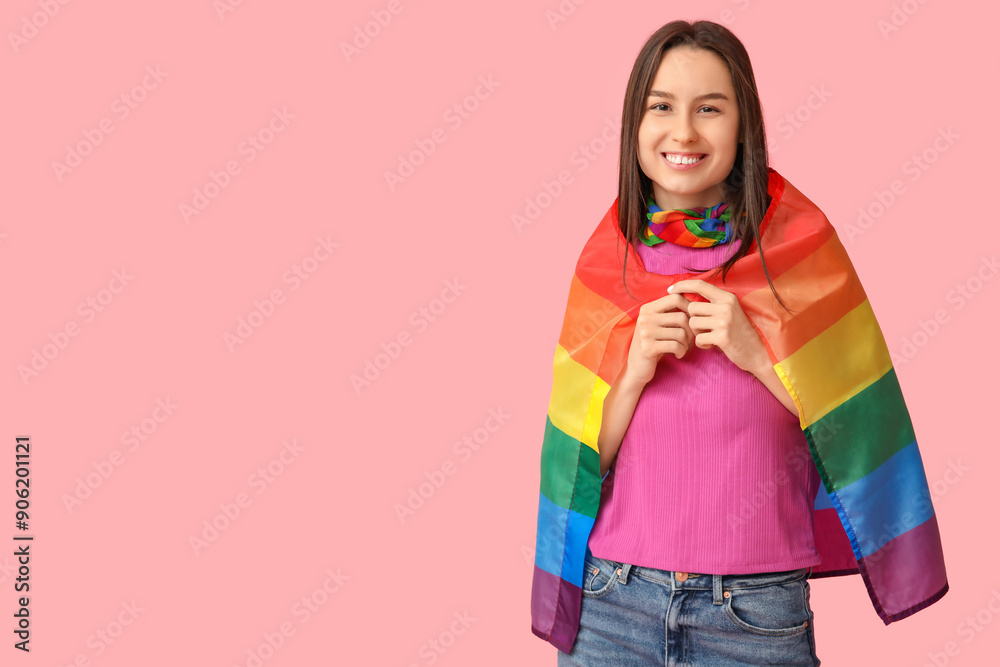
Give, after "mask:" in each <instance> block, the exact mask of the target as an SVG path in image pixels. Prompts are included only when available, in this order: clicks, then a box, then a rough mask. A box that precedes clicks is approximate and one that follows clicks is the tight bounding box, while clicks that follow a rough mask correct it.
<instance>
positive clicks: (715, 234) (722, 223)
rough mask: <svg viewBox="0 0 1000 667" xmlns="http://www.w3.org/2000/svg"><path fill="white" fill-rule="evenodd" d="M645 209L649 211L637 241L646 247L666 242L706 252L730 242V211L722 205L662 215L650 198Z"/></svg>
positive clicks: (662, 211) (731, 236)
mask: <svg viewBox="0 0 1000 667" xmlns="http://www.w3.org/2000/svg"><path fill="white" fill-rule="evenodd" d="M646 206H648V208H649V212H648V213H646V220H647V223H646V224H645V225H643V228H642V233H641V234H640V235H639V238H641V239H642V241H643V242H644V243H645V244H646V245H648V246H654V245H656V244H658V243H663V242H664V241H670V242H671V243H676V244H678V245H686V246H691V247H693V248H706V247H708V246H713V245H716V244H719V243H729V241H731V240H732V238H733V226H732V225H731V224H729V218H730V217H731V215H732V211H730V210H729V205H728V204H726V203H724V202H719V203H718V204H716V205H715V206H703V207H700V208H677V209H671V210H669V211H664V210H663V209H662V208H660V207H659V206H657V205H656V201H654V200H653V197H652V195H650V196H649V197H648V198H647V199H646Z"/></svg>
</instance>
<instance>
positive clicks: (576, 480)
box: [531, 169, 948, 653]
mask: <svg viewBox="0 0 1000 667" xmlns="http://www.w3.org/2000/svg"><path fill="white" fill-rule="evenodd" d="M768 193H769V194H770V195H771V204H770V206H769V207H768V210H767V215H766V216H765V218H764V220H763V222H762V223H761V245H762V247H763V250H764V256H765V258H766V259H767V268H768V271H769V272H770V274H771V279H772V281H773V282H774V286H775V289H776V290H777V291H778V293H779V294H780V295H781V297H782V299H783V300H784V301H785V303H786V304H788V306H789V307H790V308H792V309H793V311H795V316H792V315H790V314H789V313H788V312H787V311H785V310H784V308H782V307H781V305H780V304H778V302H777V300H776V299H775V298H774V295H773V294H772V292H771V290H770V287H769V286H768V284H767V279H766V278H765V276H764V271H763V268H762V266H761V262H760V258H759V256H758V252H757V245H756V243H754V244H753V245H752V247H751V250H750V252H749V253H748V254H747V255H746V256H745V257H743V258H741V259H740V260H739V261H738V262H737V263H736V264H735V265H734V266H733V268H732V269H731V271H730V272H729V275H728V276H727V279H726V282H725V283H722V282H721V273H716V274H715V275H713V276H712V277H709V274H710V273H711V272H710V271H706V272H703V273H698V274H693V273H683V274H677V275H671V276H662V275H658V274H655V273H650V272H648V271H646V270H645V268H644V266H643V264H642V261H641V260H640V259H639V256H638V255H637V254H636V252H635V249H634V248H632V247H631V246H630V245H629V244H628V243H627V242H626V240H625V237H624V236H623V234H622V233H621V230H620V229H619V227H618V215H617V211H618V201H617V199H616V200H615V202H614V203H613V204H612V205H611V208H610V209H608V212H607V213H606V214H605V215H604V218H603V219H602V220H601V222H600V224H599V225H598V227H597V229H596V230H595V231H594V233H593V234H592V235H591V237H590V239H589V240H588V241H587V243H586V245H585V246H584V248H583V251H582V253H581V254H580V259H579V261H578V262H577V265H576V271H575V273H574V275H573V279H572V281H571V283H570V288H569V300H568V304H567V307H566V315H565V318H564V320H563V326H562V330H561V332H560V334H559V343H558V344H557V346H556V351H555V359H554V362H553V381H552V394H551V400H550V402H549V408H548V414H547V417H546V421H545V432H544V437H543V440H542V453H541V492H540V494H539V504H538V526H537V535H536V541H535V567H534V574H533V579H532V588H531V631H532V632H533V633H534V634H535V635H537V636H538V637H541V638H542V639H544V640H546V641H548V642H550V643H551V644H553V645H554V646H556V647H557V648H559V649H560V650H561V651H563V652H565V653H569V652H570V650H571V649H572V646H573V642H574V641H575V640H576V635H577V631H578V630H579V625H580V605H581V600H582V597H583V596H582V589H581V586H582V584H583V559H584V556H585V554H586V552H587V540H588V539H589V537H590V532H591V529H592V528H593V526H594V519H595V518H596V516H597V509H598V506H599V504H600V499H601V479H600V457H599V455H598V449H597V435H598V433H599V432H600V429H601V418H602V410H603V405H604V399H605V397H606V396H607V394H608V391H609V390H610V388H611V385H612V384H613V383H614V380H615V379H616V378H617V376H618V373H619V371H620V370H621V369H622V368H623V367H624V365H625V360H626V358H627V355H628V349H629V345H630V342H631V340H632V333H633V331H634V329H635V317H636V316H637V315H638V311H639V307H640V306H641V305H642V304H643V303H646V302H648V301H651V300H653V299H657V298H659V297H661V296H664V295H665V294H666V293H667V292H666V290H667V287H669V286H670V285H672V284H673V283H675V282H678V281H680V280H684V279H689V278H695V279H700V280H705V281H706V282H709V283H711V284H713V285H716V286H718V287H720V288H722V289H725V290H727V291H729V292H732V293H734V294H735V295H736V297H737V298H738V299H739V302H740V304H741V306H742V308H743V311H744V312H745V313H746V315H747V317H748V318H749V319H750V321H751V323H752V324H753V325H754V327H755V328H756V329H757V331H758V332H759V333H760V335H761V338H762V339H763V340H764V342H765V346H766V347H767V350H768V355H769V357H770V359H771V363H772V364H773V365H774V369H775V371H776V372H777V374H778V377H780V378H781V381H782V383H783V384H784V386H785V387H786V389H788V392H789V394H790V395H791V396H792V398H793V399H794V401H795V405H796V407H797V408H798V413H799V422H800V424H801V426H802V433H803V435H804V436H805V438H806V440H807V442H808V445H809V451H810V453H811V454H812V459H813V461H814V463H815V465H816V468H817V470H818V471H819V473H820V477H821V478H822V480H823V488H821V489H820V491H819V493H818V494H817V497H816V502H815V514H814V518H815V538H816V547H817V550H818V551H819V553H820V556H821V557H822V559H823V562H822V564H820V565H818V566H816V567H815V568H813V574H812V575H811V578H818V577H824V576H841V575H848V574H858V573H860V574H861V577H862V579H863V580H864V582H865V586H866V587H867V589H868V594H869V596H870V597H871V601H872V604H873V605H874V607H875V611H876V612H877V613H878V615H879V617H880V618H881V619H882V620H883V621H884V622H885V624H886V625H888V624H889V623H891V622H893V621H898V620H900V619H903V618H906V617H907V616H910V615H911V614H914V613H916V612H917V611H919V610H921V609H923V608H924V607H927V606H929V605H931V604H933V603H934V602H936V601H937V600H939V599H941V597H942V596H943V595H944V594H945V593H946V592H947V591H948V579H947V575H946V572H945V564H944V553H943V550H942V547H941V536H940V533H939V532H938V524H937V518H936V516H935V513H934V505H933V503H932V502H931V494H930V490H929V488H928V484H927V477H926V474H925V471H924V467H923V462H922V461H921V458H920V450H919V449H918V447H917V440H916V436H915V435H914V432H913V425H912V423H911V421H910V417H909V413H908V411H907V409H906V404H905V403H904V401H903V395H902V391H901V389H900V386H899V382H898V380H897V378H896V373H895V370H894V369H893V366H892V362H891V360H890V358H889V350H888V348H887V347H886V344H885V339H884V337H883V335H882V331H881V329H880V328H879V325H878V322H877V321H876V319H875V314H874V312H873V311H872V307H871V304H870V303H869V302H868V297H867V295H866V294H865V291H864V289H863V288H862V286H861V282H860V280H859V279H858V276H857V273H856V272H855V270H854V266H853V265H852V264H851V261H850V258H849V257H848V255H847V252H846V250H845V249H844V246H843V245H842V244H841V242H840V239H839V238H838V237H837V233H836V230H835V229H834V228H833V226H832V225H831V224H830V222H829V221H828V220H827V218H826V216H825V215H824V214H823V212H822V211H820V209H819V208H818V207H817V206H816V205H815V204H813V203H812V202H811V201H809V199H807V198H806V197H805V195H803V194H802V193H801V192H799V191H798V190H797V189H796V188H795V187H794V186H792V184H791V183H789V182H788V181H786V180H785V179H784V178H783V177H782V176H781V175H779V174H778V172H776V171H774V170H773V169H772V170H770V173H769V178H768ZM625 252H628V253H629V255H630V256H629V259H628V266H627V273H626V276H627V283H628V290H629V291H628V292H626V290H625V286H624V285H623V283H622V260H623V255H624V253H625ZM629 292H630V293H631V294H630V293H629ZM685 296H686V297H687V298H689V299H691V300H693V301H695V300H696V301H704V300H705V299H704V298H702V297H701V296H700V295H698V294H694V293H688V294H686V295H685ZM723 574H724V573H723Z"/></svg>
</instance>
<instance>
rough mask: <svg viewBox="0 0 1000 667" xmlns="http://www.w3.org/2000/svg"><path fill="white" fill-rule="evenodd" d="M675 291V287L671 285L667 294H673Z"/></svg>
mask: <svg viewBox="0 0 1000 667" xmlns="http://www.w3.org/2000/svg"><path fill="white" fill-rule="evenodd" d="M673 291H674V286H673V285H671V286H670V287H668V288H667V294H673Z"/></svg>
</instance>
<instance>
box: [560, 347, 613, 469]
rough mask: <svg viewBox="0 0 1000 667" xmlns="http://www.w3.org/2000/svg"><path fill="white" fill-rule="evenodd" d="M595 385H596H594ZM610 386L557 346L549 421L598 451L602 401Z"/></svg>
mask: <svg viewBox="0 0 1000 667" xmlns="http://www.w3.org/2000/svg"><path fill="white" fill-rule="evenodd" d="M595 384H596V386H595ZM609 391H611V386H610V385H608V383H607V382H605V381H604V380H602V379H601V378H600V377H598V376H597V375H596V374H595V373H593V372H592V371H591V370H590V369H588V368H587V367H586V366H583V365H581V364H579V363H577V362H576V361H574V360H573V358H572V357H570V356H569V353H568V352H567V351H566V349H565V348H564V347H563V346H562V345H556V354H555V359H554V361H553V363H552V397H551V399H550V401H549V419H551V420H552V423H553V424H554V425H555V426H556V427H557V428H558V429H559V430H560V431H562V432H563V433H565V434H567V435H569V436H570V437H572V438H576V439H578V440H580V441H582V442H583V443H584V444H585V445H587V446H588V447H590V448H591V449H593V450H594V451H595V452H596V451H598V449H597V435H598V434H599V433H600V432H601V418H602V417H603V408H604V399H605V397H606V396H607V395H608V392H609Z"/></svg>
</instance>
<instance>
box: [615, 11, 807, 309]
mask: <svg viewBox="0 0 1000 667" xmlns="http://www.w3.org/2000/svg"><path fill="white" fill-rule="evenodd" d="M675 46H691V47H694V48H700V49H708V50H710V51H713V52H714V53H716V54H718V55H719V57H721V58H722V60H723V61H724V62H725V63H726V65H727V66H728V68H729V73H730V76H731V77H732V81H733V88H734V89H735V90H736V103H737V106H738V108H739V116H740V137H741V138H742V140H743V142H742V143H741V144H739V145H738V148H737V150H736V160H735V162H734V163H733V168H732V170H731V171H730V172H729V175H728V176H727V177H726V179H725V180H724V181H723V182H722V187H723V190H724V191H725V193H726V195H725V197H726V199H725V201H726V202H727V203H728V204H729V206H730V208H731V211H732V214H731V218H730V221H731V223H732V225H733V235H734V238H738V239H740V247H739V248H738V249H737V250H736V252H734V253H733V255H732V257H730V258H729V259H728V260H726V261H725V262H724V263H723V264H722V265H721V266H719V267H716V268H715V271H719V270H721V271H722V280H723V282H725V280H726V275H727V274H728V273H729V269H730V268H732V266H733V264H735V263H736V262H737V260H739V259H740V258H741V257H745V256H746V255H747V254H748V252H749V251H750V245H751V240H752V241H756V244H757V249H758V252H759V253H760V261H761V264H762V265H763V267H764V275H765V276H766V277H767V283H768V285H770V286H771V292H773V293H774V296H775V298H776V299H777V300H778V303H780V304H781V305H782V306H783V307H785V309H786V310H788V307H787V306H786V305H785V303H784V301H782V300H781V297H779V296H778V293H777V291H776V290H775V289H774V284H773V283H772V282H771V276H770V274H769V273H768V270H767V264H766V263H765V262H764V253H763V251H762V249H761V248H760V223H761V221H763V219H764V214H765V213H766V212H767V207H768V204H769V196H768V194H767V181H768V160H767V141H766V138H765V136H764V118H763V113H762V111H761V104H760V96H759V95H758V93H757V82H756V80H755V79H754V75H753V68H752V67H751V66H750V57H749V56H748V55H747V51H746V49H745V48H744V47H743V43H742V42H740V40H739V39H738V38H737V37H736V35H734V34H733V33H732V32H731V31H730V30H729V29H728V28H726V27H725V26H722V25H719V24H718V23H713V22H712V21H696V22H694V23H689V22H687V21H671V22H670V23H667V24H666V25H664V26H663V27H661V28H660V29H659V30H657V31H656V32H654V33H653V34H652V35H650V37H649V39H648V40H647V41H646V43H645V44H644V45H643V47H642V50H640V51H639V55H638V56H636V59H635V64H634V65H633V66H632V74H631V75H630V76H629V80H628V87H627V88H626V90H625V103H624V105H623V106H622V135H621V152H620V154H619V158H618V225H619V227H620V228H621V231H622V234H623V235H624V236H625V238H626V239H627V240H628V242H629V243H630V244H635V243H638V242H641V241H640V238H639V234H640V231H641V229H642V226H643V225H644V224H645V222H646V211H647V208H646V200H647V197H648V196H649V195H650V194H651V192H652V184H651V182H650V180H649V177H648V176H646V174H645V173H643V171H642V168H641V167H640V165H639V156H638V147H639V124H640V123H641V122H642V118H643V115H644V114H645V112H646V100H647V96H648V95H649V89H650V87H651V86H652V84H653V78H654V77H655V76H656V71H657V69H659V66H660V61H661V60H662V58H663V55H664V54H665V53H666V52H667V51H668V50H670V49H672V48H673V47H675ZM744 213H746V215H744ZM625 262H626V263H627V262H628V253H625ZM625 275H626V273H625V266H624V265H623V266H622V281H623V282H624V281H625ZM627 290H628V286H627V285H626V291H627ZM629 294H630V295H631V292H629Z"/></svg>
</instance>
